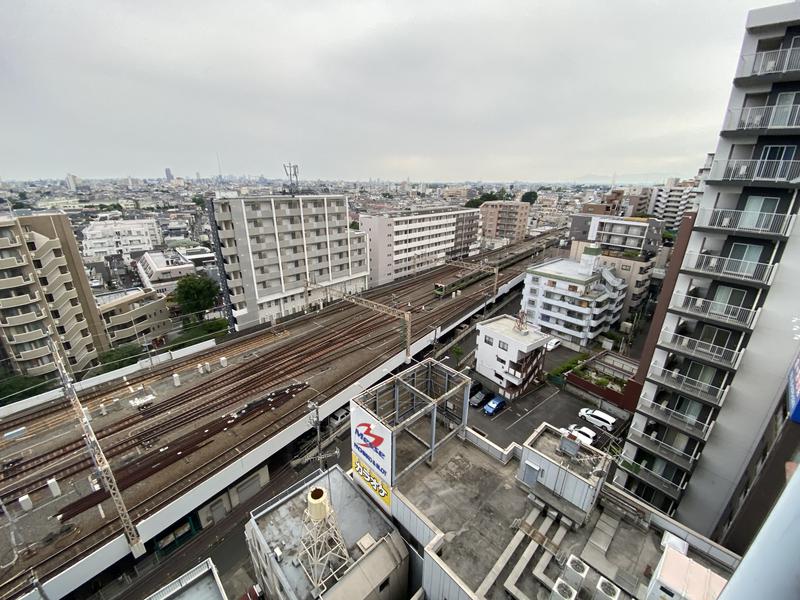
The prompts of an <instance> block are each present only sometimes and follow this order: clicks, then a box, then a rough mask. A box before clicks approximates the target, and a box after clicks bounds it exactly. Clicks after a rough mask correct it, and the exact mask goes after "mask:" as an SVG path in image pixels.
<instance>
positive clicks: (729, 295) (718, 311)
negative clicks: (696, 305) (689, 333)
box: [709, 285, 747, 318]
mask: <svg viewBox="0 0 800 600" xmlns="http://www.w3.org/2000/svg"><path fill="white" fill-rule="evenodd" d="M746 295H747V294H746V292H745V291H744V290H740V289H737V288H732V287H728V286H727V285H721V286H719V287H718V288H717V291H716V292H715V293H714V301H713V302H712V303H711V306H710V307H709V312H710V313H712V314H715V315H720V316H723V317H733V318H736V317H737V316H738V315H739V312H740V311H739V309H740V308H741V307H742V306H744V299H745V297H746Z"/></svg>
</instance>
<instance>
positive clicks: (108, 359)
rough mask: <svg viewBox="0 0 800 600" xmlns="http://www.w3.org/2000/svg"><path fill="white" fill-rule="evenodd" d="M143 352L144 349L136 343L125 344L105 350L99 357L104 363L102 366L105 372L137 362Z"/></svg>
mask: <svg viewBox="0 0 800 600" xmlns="http://www.w3.org/2000/svg"><path fill="white" fill-rule="evenodd" d="M141 353H142V349H141V348H140V347H139V346H138V345H136V344H125V345H124V346H119V347H118V348H114V349H112V350H108V351H106V352H103V353H102V354H100V356H99V357H98V358H99V359H100V362H101V363H102V364H103V365H104V366H103V368H102V372H103V373H108V372H109V371H114V370H115V369H121V368H122V367H127V366H128V365H132V364H133V363H135V362H136V361H137V359H138V357H139V355H140V354H141Z"/></svg>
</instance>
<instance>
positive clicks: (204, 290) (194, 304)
mask: <svg viewBox="0 0 800 600" xmlns="http://www.w3.org/2000/svg"><path fill="white" fill-rule="evenodd" d="M217 296H219V286H218V285H217V282H216V281H213V280H212V279H209V278H208V277H206V276H205V275H186V276H185V277H181V278H180V279H179V280H178V285H177V286H176V287H175V294H174V298H175V302H177V303H178V306H179V307H180V309H181V313H182V314H183V315H186V316H188V315H192V314H195V313H202V311H204V310H208V309H209V308H212V307H213V306H214V305H215V304H216V302H217ZM198 320H200V321H202V320H203V315H202V314H200V315H198Z"/></svg>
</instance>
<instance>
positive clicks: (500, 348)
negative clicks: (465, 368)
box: [475, 315, 550, 400]
mask: <svg viewBox="0 0 800 600" xmlns="http://www.w3.org/2000/svg"><path fill="white" fill-rule="evenodd" d="M477 329H478V338H477V340H478V341H477V346H476V349H475V370H476V371H477V372H478V373H480V374H481V375H482V376H483V377H485V378H486V379H487V380H489V381H491V382H493V383H494V384H495V385H496V386H497V387H498V388H499V393H500V395H501V396H503V397H504V398H507V399H508V400H513V399H514V398H516V397H518V396H519V395H520V394H521V393H522V392H523V391H524V390H525V389H526V388H527V387H528V386H529V385H531V384H532V383H533V382H534V381H539V380H540V379H541V375H542V369H543V365H544V354H545V345H546V344H547V341H548V340H549V339H550V336H549V335H545V334H543V333H541V332H540V331H536V330H534V329H531V328H529V327H528V326H527V324H526V323H525V321H524V319H523V320H522V321H521V322H520V321H519V320H518V319H515V318H514V317H510V316H508V315H500V316H499V317H493V318H491V319H488V320H486V321H482V322H480V323H478V325H477Z"/></svg>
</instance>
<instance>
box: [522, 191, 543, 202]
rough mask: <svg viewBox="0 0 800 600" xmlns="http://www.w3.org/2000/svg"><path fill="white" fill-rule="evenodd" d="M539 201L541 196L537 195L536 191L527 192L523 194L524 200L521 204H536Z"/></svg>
mask: <svg viewBox="0 0 800 600" xmlns="http://www.w3.org/2000/svg"><path fill="white" fill-rule="evenodd" d="M538 199H539V194H538V193H536V192H535V191H534V190H531V191H529V192H525V193H524V194H522V198H520V201H521V202H527V203H528V204H534V203H535V202H536V201H537V200H538Z"/></svg>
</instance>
